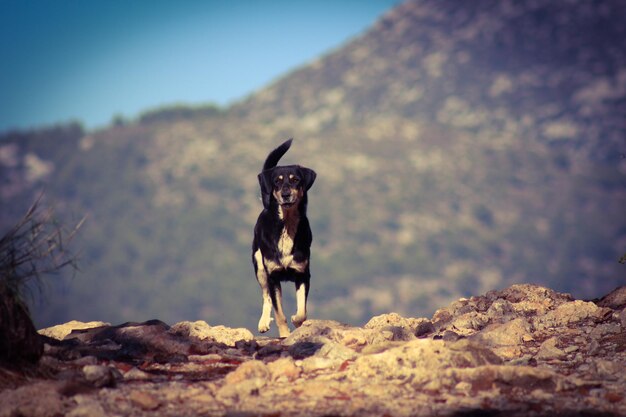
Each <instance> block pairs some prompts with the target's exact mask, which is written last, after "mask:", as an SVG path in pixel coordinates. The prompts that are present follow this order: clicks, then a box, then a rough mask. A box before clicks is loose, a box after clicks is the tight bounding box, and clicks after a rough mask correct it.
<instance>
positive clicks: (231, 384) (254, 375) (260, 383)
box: [217, 360, 271, 401]
mask: <svg viewBox="0 0 626 417" xmlns="http://www.w3.org/2000/svg"><path fill="white" fill-rule="evenodd" d="M270 378H271V373H270V370H269V368H268V367H267V366H266V365H265V364H264V363H263V362H261V361H257V360H251V361H248V362H244V363H242V364H241V365H240V366H239V367H238V368H237V369H236V370H234V371H233V372H231V373H229V374H228V375H226V377H225V378H224V385H223V386H222V387H221V388H220V389H219V390H218V391H217V398H218V399H220V400H221V401H237V400H238V399H241V398H243V397H247V396H250V395H258V394H259V390H260V389H261V388H263V387H264V386H265V385H266V384H267V383H268V381H269V380H270Z"/></svg>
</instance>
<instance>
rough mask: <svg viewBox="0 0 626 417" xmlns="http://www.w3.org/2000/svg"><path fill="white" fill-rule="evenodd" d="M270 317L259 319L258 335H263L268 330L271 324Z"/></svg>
mask: <svg viewBox="0 0 626 417" xmlns="http://www.w3.org/2000/svg"><path fill="white" fill-rule="evenodd" d="M272 320H273V319H272V318H271V317H261V319H260V320H259V333H265V332H267V331H268V330H269V329H270V324H271V323H272Z"/></svg>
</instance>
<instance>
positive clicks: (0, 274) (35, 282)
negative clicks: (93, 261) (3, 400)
mask: <svg viewBox="0 0 626 417" xmlns="http://www.w3.org/2000/svg"><path fill="white" fill-rule="evenodd" d="M42 197H43V195H40V196H39V197H38V198H37V200H36V201H35V203H34V204H33V205H32V206H31V207H30V208H29V209H28V210H27V211H26V214H24V216H23V217H22V218H21V219H20V220H19V221H18V222H17V223H16V224H15V225H13V226H12V227H11V228H9V230H8V231H6V233H4V235H2V236H1V237H0V366H10V367H18V368H20V367H21V366H22V365H24V364H25V363H36V362H37V360H38V359H39V358H40V356H41V354H42V353H43V343H42V341H41V340H40V338H39V335H38V334H37V331H36V329H35V326H34V324H33V322H32V319H31V317H30V313H29V309H28V306H27V303H26V299H27V298H29V296H32V291H34V290H35V289H38V290H39V291H40V292H41V290H42V288H43V287H44V284H45V281H44V276H45V275H49V274H55V273H58V272H59V271H61V270H63V269H64V268H66V267H73V268H76V267H77V258H76V257H75V255H74V254H73V253H72V252H71V251H70V250H69V249H68V247H67V244H68V243H69V242H70V241H71V240H72V238H73V237H74V235H75V233H76V231H77V230H78V229H79V228H80V226H81V223H79V224H78V225H77V226H76V227H75V228H74V229H73V230H65V229H64V228H63V227H62V226H61V225H60V224H58V223H57V222H56V221H55V219H54V216H53V211H52V209H41V208H40V202H41V198H42ZM33 287H34V288H33Z"/></svg>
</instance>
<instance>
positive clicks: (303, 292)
mask: <svg viewBox="0 0 626 417" xmlns="http://www.w3.org/2000/svg"><path fill="white" fill-rule="evenodd" d="M308 295H309V279H308V278H307V279H304V280H302V281H296V303H297V310H296V314H295V315H294V316H291V322H292V323H293V325H294V326H296V327H300V326H302V323H304V322H305V321H306V299H307V297H308Z"/></svg>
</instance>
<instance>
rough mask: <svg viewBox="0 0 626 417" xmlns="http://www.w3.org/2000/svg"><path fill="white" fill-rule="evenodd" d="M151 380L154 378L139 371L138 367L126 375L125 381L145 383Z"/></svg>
mask: <svg viewBox="0 0 626 417" xmlns="http://www.w3.org/2000/svg"><path fill="white" fill-rule="evenodd" d="M151 378H152V376H151V375H150V374H149V373H147V372H144V371H142V370H141V369H137V368H136V367H133V368H131V369H130V370H129V371H128V372H126V373H125V374H124V379H125V380H127V381H145V380H148V379H151Z"/></svg>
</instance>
